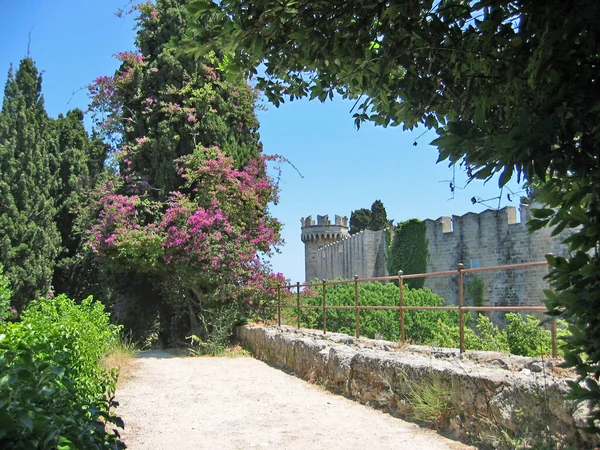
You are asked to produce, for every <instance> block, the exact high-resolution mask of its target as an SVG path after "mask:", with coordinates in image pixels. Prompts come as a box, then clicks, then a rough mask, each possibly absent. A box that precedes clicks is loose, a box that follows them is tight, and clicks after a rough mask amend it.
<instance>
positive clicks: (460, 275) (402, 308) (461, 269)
mask: <svg viewBox="0 0 600 450" xmlns="http://www.w3.org/2000/svg"><path fill="white" fill-rule="evenodd" d="M541 266H548V263H547V262H546V261H540V262H532V263H523V264H509V265H504V266H494V267H480V268H473V269H465V266H464V264H462V263H461V264H458V266H457V268H456V269H455V270H447V271H442V272H431V273H417V274H410V275H404V273H403V272H402V271H399V272H398V275H397V276H387V277H374V278H358V275H355V276H354V279H353V280H336V281H326V280H322V281H321V282H319V283H303V284H300V283H299V282H298V283H296V284H295V285H281V286H278V288H277V323H278V325H279V326H281V310H282V309H283V308H291V309H296V310H297V327H298V328H300V320H301V310H302V309H321V310H322V313H323V333H327V310H328V309H354V310H355V336H356V337H357V338H359V337H360V314H359V312H360V311H361V310H366V309H387V310H398V314H399V321H400V341H401V342H402V343H404V342H406V335H405V329H404V325H405V324H404V313H405V312H406V311H440V310H442V311H458V315H459V331H460V346H459V349H460V352H461V353H463V352H464V351H465V312H469V311H542V312H545V311H547V308H546V306H544V305H523V306H517V305H512V306H510V305H508V306H466V305H465V302H464V276H465V274H468V273H479V272H491V271H499V270H520V269H528V268H531V267H541ZM452 275H455V276H457V279H458V304H457V305H446V306H409V305H405V304H404V280H408V279H412V278H429V277H441V276H452ZM373 281H397V282H398V286H399V303H398V306H389V305H360V302H359V294H358V284H359V283H366V282H373ZM349 283H354V305H335V306H334V305H330V306H328V305H327V286H335V285H339V284H349ZM318 286H320V287H322V289H323V304H322V305H302V304H301V302H300V293H301V291H300V288H309V289H310V288H313V287H318ZM282 289H283V290H288V291H289V292H291V290H292V289H295V290H296V305H295V306H293V305H282V303H281V291H282ZM550 332H551V335H552V357H553V358H554V359H556V358H557V355H558V349H557V336H556V335H557V333H556V320H552V321H551V324H550Z"/></svg>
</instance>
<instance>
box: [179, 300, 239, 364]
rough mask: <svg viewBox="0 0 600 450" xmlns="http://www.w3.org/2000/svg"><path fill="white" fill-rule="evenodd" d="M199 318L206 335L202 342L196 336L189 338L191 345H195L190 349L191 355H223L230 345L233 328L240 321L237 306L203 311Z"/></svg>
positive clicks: (221, 306) (217, 307)
mask: <svg viewBox="0 0 600 450" xmlns="http://www.w3.org/2000/svg"><path fill="white" fill-rule="evenodd" d="M199 318H200V320H201V321H202V323H203V325H204V329H205V330H207V332H208V334H207V337H206V339H204V340H203V339H201V338H200V337H198V336H196V335H192V336H190V337H189V339H191V342H192V345H194V344H196V345H197V347H196V348H194V347H192V348H191V349H190V351H191V353H192V354H194V355H211V356H217V355H221V354H223V353H224V352H225V350H226V349H227V347H228V346H229V344H230V341H231V336H232V335H233V327H234V325H235V324H236V323H237V322H238V321H239V320H240V313H239V310H238V307H237V305H235V304H233V303H232V304H229V305H220V306H216V307H215V308H212V309H205V310H204V311H203V314H202V315H200V316H199Z"/></svg>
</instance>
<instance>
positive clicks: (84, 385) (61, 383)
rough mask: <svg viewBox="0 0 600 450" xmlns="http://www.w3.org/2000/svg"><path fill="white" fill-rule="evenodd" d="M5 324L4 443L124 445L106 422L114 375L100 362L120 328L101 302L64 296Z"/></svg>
mask: <svg viewBox="0 0 600 450" xmlns="http://www.w3.org/2000/svg"><path fill="white" fill-rule="evenodd" d="M22 319H23V320H22V322H20V323H8V324H4V325H0V374H2V375H1V376H0V448H7V449H13V448H14V449H29V448H43V449H45V448H48V449H50V448H58V449H71V448H81V449H84V448H85V449H100V448H109V449H110V448H124V444H123V443H122V442H120V441H119V439H118V434H112V433H107V431H106V430H105V426H106V424H114V425H118V426H122V421H121V420H120V419H119V418H118V417H115V416H114V415H113V414H112V412H111V408H112V407H113V406H115V405H116V403H115V402H114V400H113V395H114V390H115V384H116V373H114V372H113V373H107V372H104V371H102V370H100V368H99V367H98V362H99V361H98V360H99V358H100V356H102V354H103V353H104V352H106V351H108V349H109V348H110V345H111V344H112V342H113V341H114V339H115V338H116V336H117V335H118V328H117V327H115V326H112V325H110V324H109V322H108V314H107V313H105V312H104V308H103V306H102V305H101V304H100V303H98V302H93V301H92V299H91V298H89V299H87V300H86V301H85V302H83V303H82V304H81V305H77V304H75V303H74V302H73V301H72V300H70V299H68V298H66V297H64V296H60V297H57V298H55V299H44V300H39V301H36V302H34V303H32V304H31V306H30V307H29V308H28V309H27V310H25V311H24V313H23V315H22Z"/></svg>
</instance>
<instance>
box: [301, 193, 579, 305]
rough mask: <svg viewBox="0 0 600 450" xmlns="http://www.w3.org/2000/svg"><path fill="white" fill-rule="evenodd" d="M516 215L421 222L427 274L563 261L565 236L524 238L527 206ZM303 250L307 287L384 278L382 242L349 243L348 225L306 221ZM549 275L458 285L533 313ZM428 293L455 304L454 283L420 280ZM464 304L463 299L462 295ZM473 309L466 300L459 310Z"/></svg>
mask: <svg viewBox="0 0 600 450" xmlns="http://www.w3.org/2000/svg"><path fill="white" fill-rule="evenodd" d="M519 212H520V220H519V219H518V217H517V208H515V207H513V206H507V207H505V208H503V209H500V210H486V211H483V212H482V213H467V214H465V215H463V216H452V217H440V218H439V219H436V220H431V219H427V220H425V224H426V227H427V234H426V240H427V251H428V260H427V272H439V271H446V270H452V269H456V267H457V265H458V264H459V263H463V264H464V265H465V268H477V267H493V266H500V265H506V264H519V263H527V262H538V261H544V260H545V255H546V254H548V253H554V254H556V255H558V256H565V257H566V256H568V251H567V247H566V246H565V245H564V244H562V243H561V242H562V241H563V240H564V239H565V238H566V237H567V236H568V235H569V234H571V233H572V231H569V230H565V231H563V232H561V233H559V234H558V235H556V236H552V235H551V234H552V229H548V228H544V229H542V230H539V231H536V232H534V233H529V231H528V229H527V225H526V222H527V220H529V218H530V211H529V205H525V204H522V205H521V206H520V207H519ZM301 224H302V242H304V245H305V277H306V281H313V280H314V279H333V278H343V279H352V278H353V277H354V275H358V276H359V277H360V278H373V277H382V276H387V275H388V272H387V261H386V259H387V246H388V242H387V236H388V235H389V234H390V233H388V232H386V231H385V230H381V231H370V230H365V231H363V232H360V233H357V234H354V235H350V234H349V232H348V218H347V217H340V216H335V223H333V224H332V223H331V221H330V220H329V217H328V216H317V221H316V223H315V221H314V219H313V218H312V217H311V216H309V217H307V218H303V219H301ZM547 273H548V268H547V267H545V266H542V267H534V268H527V269H518V270H503V271H494V272H481V273H477V274H466V275H465V285H468V283H469V281H470V280H472V279H473V278H474V277H477V278H479V279H480V280H482V281H483V283H484V304H485V305H489V306H501V305H539V304H542V303H543V300H544V293H543V289H547V288H548V284H547V282H546V281H544V280H543V277H544V275H546V274H547ZM425 287H428V288H430V289H431V290H432V291H434V292H436V293H437V294H439V295H440V296H442V297H443V298H445V299H446V302H447V303H449V304H456V302H457V296H458V290H457V281H456V276H443V277H430V278H426V279H425ZM465 296H467V292H466V290H465ZM472 303H473V301H472V299H471V301H470V300H469V298H466V304H472Z"/></svg>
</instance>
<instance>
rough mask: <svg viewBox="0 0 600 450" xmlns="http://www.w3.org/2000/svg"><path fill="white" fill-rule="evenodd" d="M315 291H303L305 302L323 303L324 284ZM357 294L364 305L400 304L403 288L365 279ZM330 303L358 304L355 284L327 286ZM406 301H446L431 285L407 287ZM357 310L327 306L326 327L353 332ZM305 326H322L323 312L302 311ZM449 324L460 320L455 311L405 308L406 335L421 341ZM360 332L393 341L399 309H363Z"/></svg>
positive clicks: (421, 303) (438, 303) (397, 333)
mask: <svg viewBox="0 0 600 450" xmlns="http://www.w3.org/2000/svg"><path fill="white" fill-rule="evenodd" d="M315 294H316V295H304V296H303V297H302V301H303V304H305V305H313V306H320V305H322V304H323V288H322V287H321V286H319V287H318V288H317V289H316V292H315ZM358 296H359V302H360V305H361V306H376V305H386V306H398V304H399V301H400V292H399V288H398V286H396V285H394V284H393V283H387V284H381V283H362V284H359V285H358ZM326 301H327V306H353V305H354V304H355V296H354V284H353V283H348V284H340V285H336V286H327V288H326ZM404 304H405V305H410V306H441V305H443V304H444V299H442V298H441V297H440V296H438V295H437V294H434V293H433V292H431V291H430V290H429V289H409V288H405V289H404ZM355 314H356V313H355V311H354V310H351V309H350V310H340V309H338V310H335V309H334V310H331V309H328V310H327V329H328V330H329V331H334V332H340V333H347V334H354V332H355V319H356V315H355ZM301 322H302V326H304V327H306V328H316V329H319V328H322V326H323V325H322V324H323V312H322V310H320V309H308V310H303V311H302V320H301ZM439 322H441V323H445V324H448V325H452V324H458V313H457V312H456V311H406V312H405V314H404V324H405V333H406V339H407V340H409V341H412V342H415V343H418V344H423V343H426V342H429V341H430V340H431V339H432V338H433V336H434V331H435V329H436V328H437V326H438V323H439ZM360 330H361V336H366V337H370V338H375V337H378V338H381V339H386V340H390V341H397V340H399V339H400V316H399V313H398V310H397V309H393V310H375V309H370V310H361V311H360Z"/></svg>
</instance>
